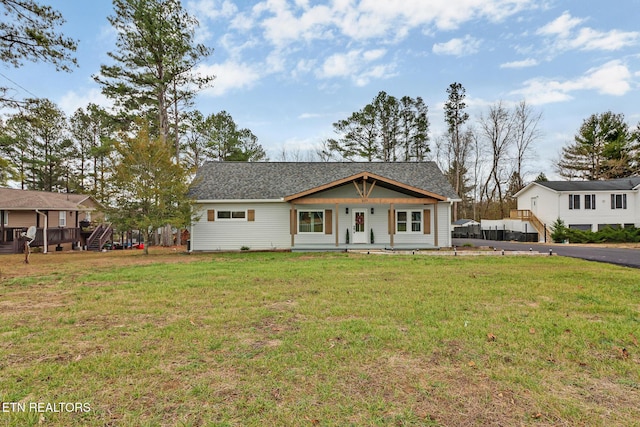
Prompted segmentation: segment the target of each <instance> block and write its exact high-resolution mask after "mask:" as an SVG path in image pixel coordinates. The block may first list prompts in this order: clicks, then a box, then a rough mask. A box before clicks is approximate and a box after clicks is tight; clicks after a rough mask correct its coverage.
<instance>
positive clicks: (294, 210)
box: [289, 203, 296, 249]
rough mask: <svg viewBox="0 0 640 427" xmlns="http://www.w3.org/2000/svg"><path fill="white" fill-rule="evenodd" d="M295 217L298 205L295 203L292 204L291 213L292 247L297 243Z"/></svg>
mask: <svg viewBox="0 0 640 427" xmlns="http://www.w3.org/2000/svg"><path fill="white" fill-rule="evenodd" d="M295 217H296V207H295V206H294V204H293V203H292V204H291V212H290V213H289V232H290V233H291V248H292V249H293V246H294V245H295V235H296V234H295V230H294V227H295Z"/></svg>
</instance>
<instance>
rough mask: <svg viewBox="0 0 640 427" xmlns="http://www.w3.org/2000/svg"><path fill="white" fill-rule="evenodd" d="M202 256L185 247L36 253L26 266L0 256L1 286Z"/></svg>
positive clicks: (16, 259) (21, 258)
mask: <svg viewBox="0 0 640 427" xmlns="http://www.w3.org/2000/svg"><path fill="white" fill-rule="evenodd" d="M201 257H202V255H191V254H188V253H187V252H186V247H184V246H174V247H169V248H162V247H153V248H150V249H149V255H145V254H144V252H143V251H142V250H117V251H108V252H90V251H67V252H49V253H46V254H43V253H32V254H31V256H30V258H29V264H25V263H24V255H0V263H1V265H0V283H2V280H4V279H11V278H16V277H34V276H44V275H51V274H57V275H59V277H60V278H61V279H64V280H70V279H73V278H74V277H76V276H77V275H78V274H83V273H86V272H88V271H92V270H104V269H106V268H111V267H124V266H132V265H149V264H154V263H162V264H172V263H188V262H192V261H196V260H199V259H202V258H201Z"/></svg>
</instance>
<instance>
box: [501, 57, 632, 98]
mask: <svg viewBox="0 0 640 427" xmlns="http://www.w3.org/2000/svg"><path fill="white" fill-rule="evenodd" d="M632 77H633V76H632V73H631V72H630V71H629V68H628V67H627V66H626V65H625V64H624V63H623V62H622V61H619V60H614V61H610V62H607V63H606V64H604V65H602V66H600V67H596V68H592V69H589V70H587V72H586V73H585V74H584V75H583V76H580V77H577V78H575V79H572V80H564V81H562V80H553V79H545V78H535V79H530V80H528V81H526V82H525V86H524V88H522V89H520V90H517V91H514V92H512V93H513V94H517V95H521V96H524V98H525V99H526V100H527V102H528V103H531V104H532V105H542V104H549V103H554V102H562V101H568V100H570V99H573V97H572V95H571V94H572V93H573V92H577V91H586V90H591V91H596V92H597V93H599V94H602V95H611V96H622V95H625V94H626V93H628V92H629V91H630V90H631V88H632Z"/></svg>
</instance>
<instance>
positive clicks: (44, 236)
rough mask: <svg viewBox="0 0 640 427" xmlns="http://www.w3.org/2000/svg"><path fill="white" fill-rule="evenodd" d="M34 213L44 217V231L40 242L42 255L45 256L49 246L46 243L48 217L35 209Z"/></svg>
mask: <svg viewBox="0 0 640 427" xmlns="http://www.w3.org/2000/svg"><path fill="white" fill-rule="evenodd" d="M35 211H36V213H38V214H40V215H42V216H43V217H44V229H43V231H42V240H43V244H44V251H43V253H45V254H46V253H47V249H48V248H49V244H48V242H47V230H48V228H49V222H48V220H49V217H48V215H47V214H45V213H43V212H40V211H39V210H38V209H36V210H35Z"/></svg>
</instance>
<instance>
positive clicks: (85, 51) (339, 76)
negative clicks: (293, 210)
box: [0, 0, 640, 179]
mask: <svg viewBox="0 0 640 427" xmlns="http://www.w3.org/2000/svg"><path fill="white" fill-rule="evenodd" d="M43 2H46V1H43ZM48 3H49V4H51V5H52V6H53V7H54V8H56V9H58V10H59V11H60V12H62V14H63V15H64V17H65V19H66V20H67V22H66V24H65V25H64V27H63V28H62V31H63V32H64V33H65V35H67V36H69V37H72V38H74V39H78V40H79V47H78V52H77V58H78V62H79V68H77V69H76V70H75V71H74V72H73V73H56V72H55V70H54V69H53V67H51V66H49V65H46V64H27V65H25V66H24V67H22V68H21V69H18V70H15V69H10V68H7V67H4V68H2V70H0V72H1V73H2V76H0V81H1V82H2V85H3V86H10V87H13V88H15V90H16V92H15V94H16V96H18V97H29V96H38V97H46V98H49V99H51V100H52V101H54V102H55V103H57V104H58V105H59V106H60V107H61V108H62V109H63V110H64V111H65V112H66V113H67V114H71V113H72V112H73V111H74V110H75V109H77V108H79V107H84V106H86V104H87V103H88V102H95V103H99V104H103V105H107V104H108V101H107V100H105V99H104V98H103V96H102V95H101V94H100V88H99V87H98V86H97V85H96V84H95V83H94V82H93V80H92V78H91V76H92V75H93V74H96V73H97V72H98V71H99V67H100V64H103V63H110V62H109V59H108V57H107V52H109V51H112V50H114V48H115V34H114V32H113V30H112V28H111V27H110V25H109V23H108V21H107V19H106V18H107V16H109V15H112V14H113V9H112V4H111V2H110V1H107V0H94V1H79V0H50V1H49V2H48ZM614 4H615V7H613V6H612V5H614ZM183 5H184V6H185V8H187V9H188V10H189V11H191V12H192V14H193V15H195V16H196V17H197V18H198V19H199V21H200V29H199V31H198V35H197V36H198V41H199V42H202V43H204V44H206V45H208V46H210V47H213V48H214V49H215V51H214V54H213V55H212V56H211V57H210V58H209V59H208V60H207V61H206V63H204V64H202V66H201V71H202V72H206V73H213V74H215V75H216V76H217V78H216V80H215V82H214V86H213V87H212V88H210V89H208V90H206V91H204V92H202V93H201V94H200V95H199V97H198V100H197V104H196V108H197V109H199V110H200V111H202V112H203V113H204V114H211V113H216V112H219V111H221V110H226V111H228V112H229V113H230V114H231V115H232V116H233V118H234V119H235V121H236V122H237V123H238V124H239V125H240V126H241V127H247V128H249V129H251V130H252V131H253V132H254V133H255V134H256V135H257V136H258V140H259V142H260V144H262V146H263V147H264V148H265V149H266V150H267V153H268V155H269V157H270V158H271V159H272V160H280V156H281V153H282V150H283V149H284V150H285V151H286V152H287V153H288V154H290V155H291V154H295V153H298V154H300V155H304V152H305V150H313V149H314V147H315V146H317V145H318V144H319V143H320V142H321V141H322V140H324V139H326V138H328V137H332V136H333V127H332V123H333V122H335V121H337V120H340V119H343V118H346V117H348V116H349V115H350V114H351V113H352V112H354V111H357V110H359V109H361V108H362V107H363V106H364V105H366V104H367V103H369V102H371V101H372V99H373V98H374V97H375V95H376V94H377V93H378V92H380V91H382V90H384V91H385V92H387V93H388V94H390V95H394V96H397V97H401V96H404V95H408V96H411V97H417V96H421V97H422V98H423V99H424V100H425V102H426V103H427V105H428V106H429V118H430V121H431V137H432V143H431V144H432V149H434V140H435V139H436V138H437V137H438V136H440V135H442V134H443V132H444V131H445V125H444V116H443V112H442V105H443V103H444V102H445V101H446V99H447V94H446V89H447V87H448V86H449V84H451V83H453V82H460V83H462V85H463V86H464V87H465V89H466V91H467V104H468V112H469V113H470V115H471V119H470V121H469V123H471V124H473V123H475V122H476V121H477V120H478V118H479V117H480V114H482V113H483V112H484V113H486V111H487V108H488V107H489V106H490V105H492V104H495V103H496V102H498V101H503V102H505V103H506V104H510V103H517V102H519V101H521V100H525V101H526V102H527V103H528V104H530V105H531V106H533V107H534V108H535V109H536V111H538V112H541V113H542V120H541V122H540V124H539V126H540V130H541V132H542V137H541V138H540V139H539V140H538V141H537V142H536V144H535V157H534V158H533V159H532V160H531V161H530V162H529V163H530V166H529V168H528V172H529V176H528V178H529V179H532V178H534V177H535V175H537V174H538V173H539V172H545V173H546V174H547V176H549V177H550V178H557V176H556V175H555V174H554V171H553V167H552V162H553V161H554V160H556V159H557V158H558V153H559V152H560V149H561V147H562V146H564V145H566V144H568V143H570V142H571V141H572V140H573V136H574V135H575V133H576V132H577V130H578V128H579V127H580V125H581V123H582V121H583V120H584V119H586V118H587V117H589V116H590V115H591V114H595V113H602V112H605V111H608V110H611V111H613V112H615V113H622V114H624V115H625V117H626V120H627V122H628V123H629V124H630V125H631V126H632V127H635V126H636V125H637V124H638V122H639V121H640V103H639V102H638V99H639V96H638V95H639V93H638V89H639V84H638V83H639V82H640V28H639V27H638V25H637V12H638V10H640V0H617V1H615V2H601V1H591V2H586V1H584V0H580V1H579V0H566V1H560V0H557V1H556V0H384V1H383V0H323V1H312V0H264V1H257V0H256V1H251V0H242V1H240V0H235V1H233V0H185V1H183ZM7 78H9V79H10V81H8V80H7Z"/></svg>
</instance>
